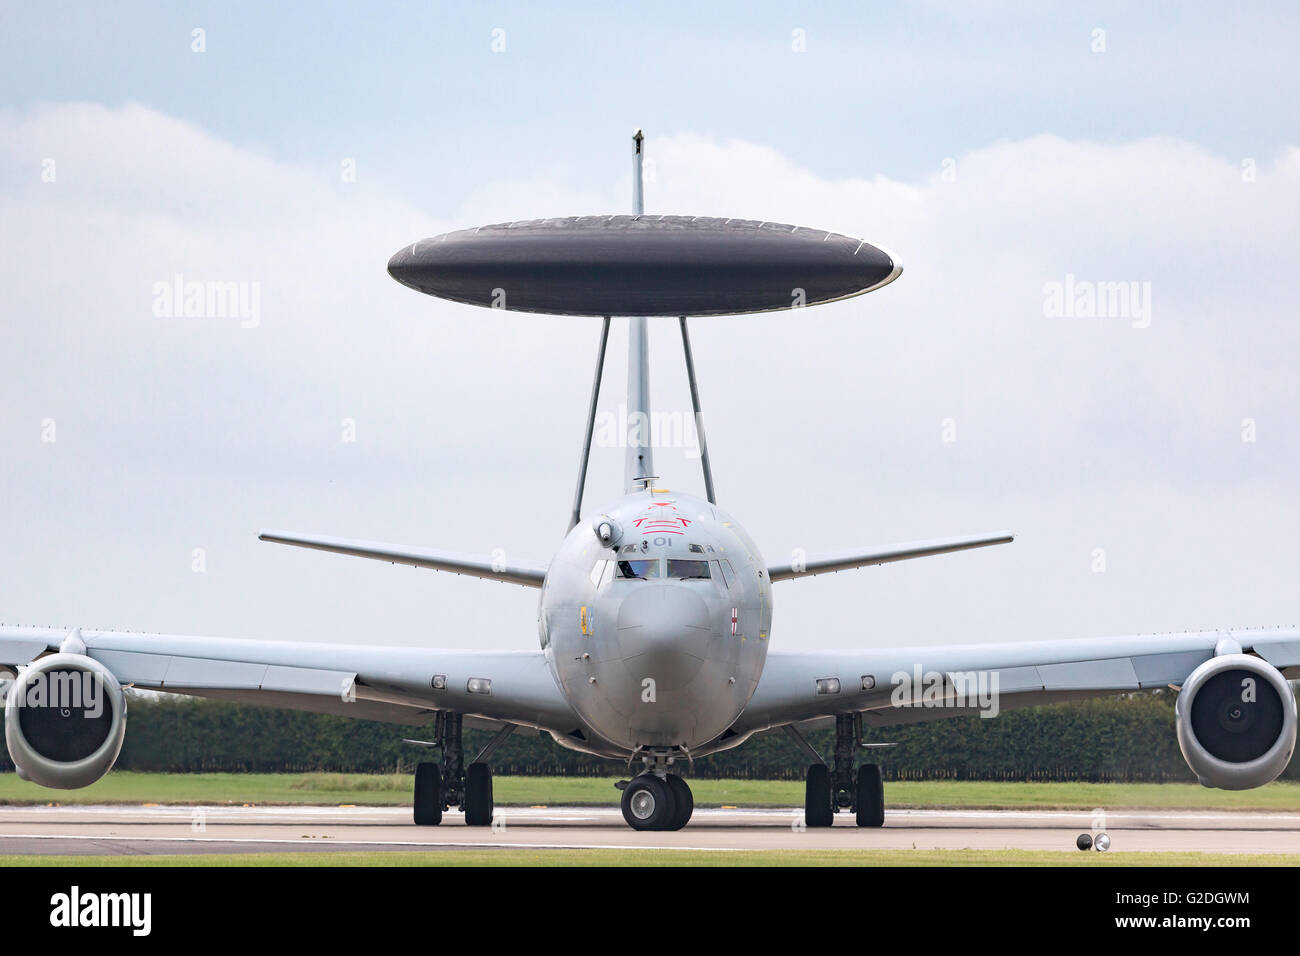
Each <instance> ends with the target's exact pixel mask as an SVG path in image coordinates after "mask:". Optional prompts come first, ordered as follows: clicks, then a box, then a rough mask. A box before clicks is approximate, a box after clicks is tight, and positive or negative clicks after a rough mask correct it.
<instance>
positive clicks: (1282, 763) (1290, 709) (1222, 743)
mask: <svg viewBox="0 0 1300 956" xmlns="http://www.w3.org/2000/svg"><path fill="white" fill-rule="evenodd" d="M1174 713H1175V715H1176V723H1177V727H1178V747H1179V749H1180V750H1182V752H1183V759H1184V760H1186V761H1187V766H1189V767H1190V768H1191V769H1192V773H1194V774H1196V776H1197V778H1198V779H1199V780H1200V781H1201V783H1202V784H1203V785H1204V786H1207V787H1218V788H1219V789H1220V790H1249V789H1251V788H1252V787H1262V786H1263V785H1264V784H1266V783H1269V782H1271V781H1273V780H1276V779H1277V777H1278V775H1279V774H1280V773H1281V772H1282V771H1283V770H1285V769H1286V765H1287V764H1288V763H1290V761H1291V752H1292V751H1293V750H1294V749H1295V738H1296V703H1295V694H1294V693H1292V691H1291V685H1290V684H1288V683H1287V680H1286V678H1285V677H1283V676H1282V672H1281V671H1279V670H1278V669H1277V668H1276V667H1274V666H1272V665H1271V664H1269V663H1267V662H1265V661H1262V660H1260V659H1259V658H1257V657H1251V656H1249V655H1247V654H1224V655H1221V656H1219V657H1212V658H1210V659H1209V660H1208V661H1206V662H1205V663H1204V664H1202V665H1201V666H1200V667H1198V668H1196V670H1194V671H1192V674H1191V676H1190V677H1188V678H1187V680H1186V681H1184V682H1183V689H1182V691H1181V693H1179V695H1178V702H1177V705H1176V706H1175V708H1174Z"/></svg>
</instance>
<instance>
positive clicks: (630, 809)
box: [622, 773, 677, 830]
mask: <svg viewBox="0 0 1300 956" xmlns="http://www.w3.org/2000/svg"><path fill="white" fill-rule="evenodd" d="M622 809H623V819H624V820H626V821H627V825H628V826H630V827H631V828H632V829H633V830H670V829H675V827H672V826H671V825H670V824H672V823H674V822H675V821H676V817H677V801H676V800H675V799H674V798H673V788H672V787H671V786H670V785H669V784H668V782H667V781H665V780H661V779H660V778H659V777H656V776H655V775H654V774H652V773H643V774H641V775H640V776H639V777H635V778H633V780H632V782H631V783H629V784H628V785H627V787H626V788H625V789H624V790H623V800H622Z"/></svg>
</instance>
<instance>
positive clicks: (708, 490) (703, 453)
mask: <svg viewBox="0 0 1300 956" xmlns="http://www.w3.org/2000/svg"><path fill="white" fill-rule="evenodd" d="M680 321H681V324H682V352H684V353H685V355H686V379H687V381H689V382H690V384H691V408H692V409H693V410H694V412H695V434H696V436H698V438H699V440H700V465H701V466H702V467H703V469H704V493H705V495H706V496H707V497H708V499H709V504H711V505H716V504H717V503H718V498H717V495H715V494H714V493H713V469H712V468H710V467H709V443H708V442H707V441H705V439H704V413H703V412H701V411H700V389H699V386H698V385H697V384H696V383H695V359H694V358H693V357H692V356H691V336H690V333H689V332H687V331H686V316H684V315H683V316H682V317H681V319H680Z"/></svg>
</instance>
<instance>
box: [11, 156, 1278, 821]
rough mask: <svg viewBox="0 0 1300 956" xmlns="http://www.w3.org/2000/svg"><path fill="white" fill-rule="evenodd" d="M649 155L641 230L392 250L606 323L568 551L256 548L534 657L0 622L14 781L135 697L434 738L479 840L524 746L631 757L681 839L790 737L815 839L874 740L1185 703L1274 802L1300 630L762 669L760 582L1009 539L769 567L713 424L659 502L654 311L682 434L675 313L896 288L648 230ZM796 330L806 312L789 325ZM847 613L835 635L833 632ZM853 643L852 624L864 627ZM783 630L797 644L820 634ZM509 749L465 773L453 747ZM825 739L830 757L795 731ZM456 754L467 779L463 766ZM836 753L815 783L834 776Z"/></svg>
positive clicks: (969, 650)
mask: <svg viewBox="0 0 1300 956" xmlns="http://www.w3.org/2000/svg"><path fill="white" fill-rule="evenodd" d="M642 146H643V139H642V137H641V135H640V132H639V131H638V133H637V135H636V136H635V137H634V157H635V159H634V170H635V176H634V213H633V214H632V215H630V216H620V215H613V216H587V217H572V218H568V219H547V220H536V221H529V222H512V223H502V224H500V225H494V226H484V227H480V228H478V229H469V230H463V231H459V232H452V233H448V234H445V235H441V236H435V237H433V238H430V239H423V240H420V241H418V242H415V243H413V244H411V245H410V246H406V247H403V248H402V249H401V250H399V251H398V252H397V253H396V254H395V255H394V256H393V257H392V259H391V260H390V262H389V267H388V268H389V272H390V274H391V275H392V276H393V277H394V278H395V279H397V280H398V281H399V282H402V283H403V284H405V285H408V286H410V287H412V288H415V289H418V290H419V291H421V292H425V293H429V294H432V295H436V296H440V297H443V298H447V299H451V300H453V301H457V302H463V303H468V304H473V305H480V306H488V307H498V308H508V309H513V310H517V311H524V312H546V313H556V314H566V315H591V316H595V317H599V318H601V319H602V326H601V335H600V341H599V346H598V351H597V361H596V371H595V378H594V382H593V384H592V391H591V401H590V405H589V409H588V415H587V423H586V432H585V440H584V443H583V448H582V455H581V459H580V468H579V474H578V484H577V491H576V493H575V496H574V501H573V507H572V512H571V516H570V520H569V530H568V533H567V534H566V536H565V538H564V540H563V542H562V543H561V544H560V547H559V550H558V551H557V552H556V555H555V557H554V558H553V559H552V561H551V563H550V565H549V566H548V567H540V566H533V565H529V564H520V563H516V562H515V561H514V560H513V559H511V558H509V557H503V556H501V555H500V554H497V555H495V556H482V557H480V556H473V555H465V554H457V553H453V552H448V551H440V550H432V549H420V548H409V547H401V546H396V545H388V544H380V543H376V542H369V541H352V540H344V539H338V538H328V537H316V536H309V535H300V534H291V533H287V532H279V531H265V532H263V533H262V535H261V538H262V539H263V540H265V541H272V542H278V543H281V544H289V545H295V546H298V547H304V548H314V549H317V550H321V551H331V552H336V553H339V554H345V555H353V556H356V557H364V558H374V559H378V560H382V561H389V562H393V563H397V564H407V565H414V566H416V567H423V568H432V569H435V570H440V571H453V572H456V573H458V574H465V575H472V576H476V577H480V578H485V579H488V580H492V581H498V582H506V583H510V584H516V585H523V586H525V587H531V588H537V589H538V590H539V592H540V600H539V602H538V614H537V629H538V638H539V642H540V645H541V646H540V648H538V649H537V650H532V651H517V652H497V651H479V650H444V649H433V648H422V647H396V646H389V647H384V646H375V645H373V644H371V643H369V642H367V643H358V644H351V645H341V644H319V643H300V642H271V641H256V640H238V639H225V638H206V637H183V636H175V635H165V634H137V633H130V632H119V631H99V630H90V629H75V630H73V631H71V632H65V631H62V630H57V631H56V630H52V629H42V628H29V627H0V662H4V663H5V664H7V665H8V668H9V671H8V680H7V684H8V688H7V691H6V692H5V703H6V710H5V739H6V742H7V744H8V748H9V753H10V756H11V757H12V759H13V761H14V764H15V765H16V766H17V768H18V772H19V774H20V775H21V776H22V777H23V778H24V779H29V780H32V781H35V782H36V783H38V784H40V785H42V786H46V787H55V788H64V789H71V788H77V787H84V786H87V785H88V784H91V783H93V782H94V781H96V780H98V779H99V778H100V777H102V776H103V775H104V774H105V773H107V772H108V771H109V769H111V767H112V766H113V764H114V762H115V760H116V758H117V755H118V753H119V751H120V749H121V746H122V741H123V737H124V734H125V731H126V697H125V695H124V693H123V690H122V688H123V687H127V686H132V687H137V688H147V689H150V690H155V691H165V692H171V693H178V694H192V695H198V696H204V697H216V698H222V699H226V700H235V701H245V702H252V703H259V704H266V705H270V706H275V707H288V708H296V709H300V710H307V711H316V712H322V713H331V714H343V715H349V716H355V717H358V718H365V719H372V720H383V721H390V722H393V723H407V724H427V723H428V722H429V721H430V720H432V721H433V727H434V732H433V735H432V736H433V739H432V740H429V741H411V743H413V744H423V745H426V746H430V747H435V748H437V749H438V751H439V755H440V760H439V761H437V762H434V761H426V762H422V763H420V764H419V766H418V768H417V772H416V775H415V794H414V818H415V822H416V823H417V824H424V825H432V824H438V823H440V822H441V821H442V818H443V813H444V812H445V811H448V810H452V809H457V810H463V811H464V819H465V822H466V823H467V824H469V825H472V826H484V825H487V824H490V823H491V821H492V817H493V800H492V774H491V770H490V758H491V756H492V753H493V752H494V751H495V750H496V748H497V747H498V746H499V745H500V743H501V742H502V741H503V740H504V739H505V738H506V737H507V736H509V734H510V733H512V732H513V731H515V730H516V729H519V728H528V729H531V730H533V731H539V732H543V733H546V734H549V735H550V736H551V737H552V738H554V740H555V741H557V742H558V743H560V744H561V745H563V746H565V747H569V748H572V749H574V750H578V751H582V752H584V753H589V754H595V755H599V756H602V757H609V758H616V759H618V760H620V761H623V762H624V763H625V764H626V766H627V767H628V768H629V769H631V770H633V771H634V772H633V773H631V774H629V775H630V776H631V779H630V780H629V781H627V782H625V783H621V784H620V787H621V789H622V809H623V815H624V817H625V819H626V820H627V822H628V824H630V825H631V826H632V827H634V828H636V829H639V830H675V829H679V828H681V827H682V826H684V825H685V824H686V822H687V821H688V820H689V819H690V817H691V812H692V809H693V801H692V798H691V791H690V789H689V787H688V786H687V784H686V782H685V781H684V780H683V778H682V777H681V775H680V772H681V771H682V770H684V769H689V768H690V766H691V765H692V764H693V762H694V761H695V760H697V759H699V758H702V757H706V756H708V755H709V754H712V753H717V752H718V751H721V750H725V749H728V748H731V747H736V746H739V745H740V744H743V743H744V742H745V741H746V740H748V739H749V738H750V737H752V736H753V735H755V734H759V733H765V732H770V731H775V730H781V731H783V732H785V733H788V734H789V735H790V737H791V738H792V739H793V740H794V741H795V742H796V743H797V744H798V746H799V747H800V748H802V750H803V752H804V753H806V754H807V758H808V763H809V769H808V774H807V785H806V793H805V807H804V813H805V820H806V823H807V825H808V826H810V827H825V826H830V825H831V824H832V822H833V819H834V814H835V813H836V812H837V811H840V810H844V811H848V812H851V813H852V814H853V815H854V818H855V821H856V823H857V825H858V826H866V827H874V826H880V825H881V824H882V823H883V821H884V795H883V788H882V784H881V775H880V770H879V767H878V765H877V764H876V763H874V762H867V763H864V764H863V765H862V766H858V765H857V764H858V754H859V751H862V750H866V751H867V752H868V753H871V752H875V749H876V748H877V747H879V746H888V745H887V744H886V745H878V744H865V743H863V736H864V733H863V732H864V729H867V728H884V727H890V726H895V725H899V724H905V723H911V722H916V721H923V720H932V719H937V718H942V717H951V716H956V715H962V714H976V713H979V714H984V715H989V716H991V715H995V714H996V713H998V712H1001V711H1004V710H1009V709H1012V708H1016V707H1024V706H1032V705H1036V704H1044V703H1049V702H1054V701H1062V700H1075V699H1080V698H1086V697H1095V696H1100V695H1106V694H1119V693H1129V692H1133V691H1139V690H1145V689H1150V688H1163V687H1166V686H1172V687H1174V688H1176V689H1179V691H1180V693H1179V698H1178V703H1177V708H1176V714H1177V735H1178V741H1179V745H1180V747H1181V749H1182V752H1183V755H1184V757H1185V758H1186V760H1187V763H1188V766H1189V767H1190V768H1191V769H1192V771H1193V772H1194V773H1195V774H1196V776H1197V777H1198V778H1199V779H1200V781H1201V782H1202V783H1203V784H1204V785H1206V786H1209V787H1222V788H1224V789H1246V788H1250V787H1257V786H1261V785H1262V784H1265V783H1267V782H1269V781H1271V780H1273V779H1275V778H1276V777H1277V776H1278V775H1279V774H1280V773H1281V772H1282V771H1283V769H1285V767H1286V766H1287V763H1288V762H1289V761H1290V758H1291V753H1292V750H1293V748H1294V745H1295V739H1296V704H1295V697H1294V695H1293V694H1292V691H1291V688H1290V685H1289V684H1288V683H1287V679H1288V678H1289V677H1293V676H1297V674H1300V632H1298V631H1294V630H1276V631H1259V630H1220V631H1205V632H1199V633H1184V634H1176V635H1153V636H1130V637H1113V638H1097V639H1086V640H1064V641H1053V642H1035V643H1001V644H955V645H939V646H926V647H904V648H889V649H872V650H862V651H839V652H828V653H816V652H809V651H803V650H781V649H779V648H774V649H771V650H769V644H770V643H771V642H772V640H773V630H772V607H773V593H772V592H773V584H774V583H776V582H781V581H788V580H792V579H795V578H802V577H808V576H812V575H816V574H824V573H828V572H834V571H844V570H848V569H851V568H860V567H864V566H867V565H875V564H884V563H886V562H891V561H901V560H905V559H909V558H919V557H926V556H930V555H939V554H946V553H950V552H954V551H961V550H966V549H971V548H980V547H985V546H988V545H995V544H1002V543H1006V542H1009V541H1011V540H1012V537H1011V535H1009V534H988V535H980V536H972V537H964V538H953V539H948V540H939V541H927V542H921V543H914V544H903V545H894V546H890V547H875V548H860V549H857V550H854V551H850V552H848V553H841V554H835V555H829V556H823V557H802V556H797V557H796V558H795V559H793V560H792V561H790V562H789V563H785V564H777V565H769V564H768V563H767V562H766V561H765V560H764V559H763V557H762V555H761V554H760V553H759V550H758V548H757V546H756V545H755V543H754V542H753V541H752V540H751V539H750V537H749V536H748V535H747V534H746V533H745V531H744V530H743V529H742V528H741V526H740V524H739V523H738V522H737V521H736V520H735V519H734V518H733V517H732V516H731V515H730V514H728V513H727V512H726V511H724V510H723V509H722V508H720V507H719V506H718V504H717V499H716V496H715V494H714V487H713V476H712V470H711V466H710V462H709V456H708V449H707V445H706V443H705V442H704V435H703V429H702V425H701V426H700V428H699V433H698V434H699V444H700V452H701V456H700V457H701V463H702V470H703V479H704V488H705V497H703V498H699V497H696V496H694V495H689V494H684V493H682V492H680V491H672V490H669V489H668V488H666V487H663V485H662V483H661V482H660V480H659V478H658V477H656V476H655V475H654V464H653V447H652V445H651V441H650V435H649V429H647V428H645V427H644V425H645V423H646V421H647V420H648V419H649V416H650V414H651V412H652V409H651V404H650V400H649V368H648V361H647V338H646V336H647V330H646V317H647V316H673V317H677V318H678V319H679V323H680V330H681V337H682V347H683V350H684V353H685V359H686V369H687V374H688V381H689V386H690V392H691V399H692V406H693V409H694V413H695V420H696V422H697V423H700V422H701V421H702V419H701V417H700V401H699V389H698V386H697V382H696V377H695V367H694V359H693V356H692V353H691V347H690V339H689V335H688V329H687V318H688V317H695V316H707V315H721V314H735V313H744V312H759V311H770V310H776V309H791V308H795V309H798V308H799V307H802V306H807V305H816V304H819V303H822V302H829V301H833V300H836V299H841V298H845V297H847V296H851V295H859V294H862V293H865V292H869V291H872V290H874V289H878V288H881V287H882V286H885V285H887V284H888V283H890V282H892V281H893V280H894V279H896V278H897V277H898V275H899V274H900V273H901V271H902V266H901V265H900V264H899V261H898V259H897V257H895V256H894V255H892V254H891V253H889V252H888V251H886V250H884V249H882V248H880V247H878V246H873V245H871V244H869V243H867V242H865V241H863V240H859V239H853V238H850V237H848V236H843V235H839V234H836V233H832V232H826V231H824V230H813V229H805V228H798V227H794V226H789V225H785V224H780V223H772V222H756V221H751V220H739V219H726V220H723V219H715V218H707V217H691V216H646V215H644V213H643V211H642V192H641V174H640V169H641V157H642ZM611 317H618V318H620V319H622V318H624V317H626V318H627V321H628V323H629V329H630V336H629V342H630V345H629V354H628V373H629V374H628V398H627V408H628V412H629V420H630V423H631V424H632V426H633V427H632V428H631V429H630V431H629V442H628V451H627V460H626V472H625V487H624V489H623V496H622V497H621V498H619V499H618V500H616V501H613V502H611V503H610V504H609V505H607V506H606V507H604V508H603V509H601V510H600V511H598V512H595V513H592V514H588V515H586V516H584V514H583V511H582V499H583V492H584V486H585V484H586V472H587V463H588V458H589V455H590V450H591V444H592V434H593V426H594V422H595V418H596V408H597V403H598V399H599V395H600V382H601V374H602V370H603V368H604V365H605V352H606V344H607V342H608V336H609V330H610V322H611ZM796 318H797V312H796ZM846 613H847V612H846ZM859 620H860V619H859ZM791 629H792V630H793V631H794V632H795V633H796V634H798V635H799V636H798V638H797V642H796V646H799V647H802V646H804V645H805V644H807V643H808V641H809V639H810V635H807V634H802V633H800V632H799V628H798V626H797V623H796V624H795V625H794V626H793V628H791ZM467 726H468V727H481V728H489V729H494V730H496V734H495V736H493V737H492V738H491V740H490V742H489V743H488V744H487V745H486V746H484V747H483V748H482V749H481V750H480V751H479V752H478V753H477V754H474V755H467V754H466V753H465V752H464V750H463V745H462V733H463V728H465V727H467ZM822 726H827V727H830V726H833V727H834V729H835V744H834V751H833V752H832V753H831V754H829V755H825V756H824V755H822V754H820V753H818V752H817V751H816V750H815V749H814V748H813V747H812V746H811V745H810V744H809V743H808V741H807V738H806V736H805V733H806V731H807V730H808V729H810V728H816V727H822ZM467 756H468V757H469V759H468V760H467V759H466V758H467ZM827 758H829V760H828V759H827Z"/></svg>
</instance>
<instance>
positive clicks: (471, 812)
mask: <svg viewBox="0 0 1300 956" xmlns="http://www.w3.org/2000/svg"><path fill="white" fill-rule="evenodd" d="M492 810H493V806H492V768H491V767H489V766H488V765H487V764H485V763H472V764H470V765H469V772H468V773H467V774H466V776H465V824H466V826H471V827H486V826H491V825H492Z"/></svg>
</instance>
